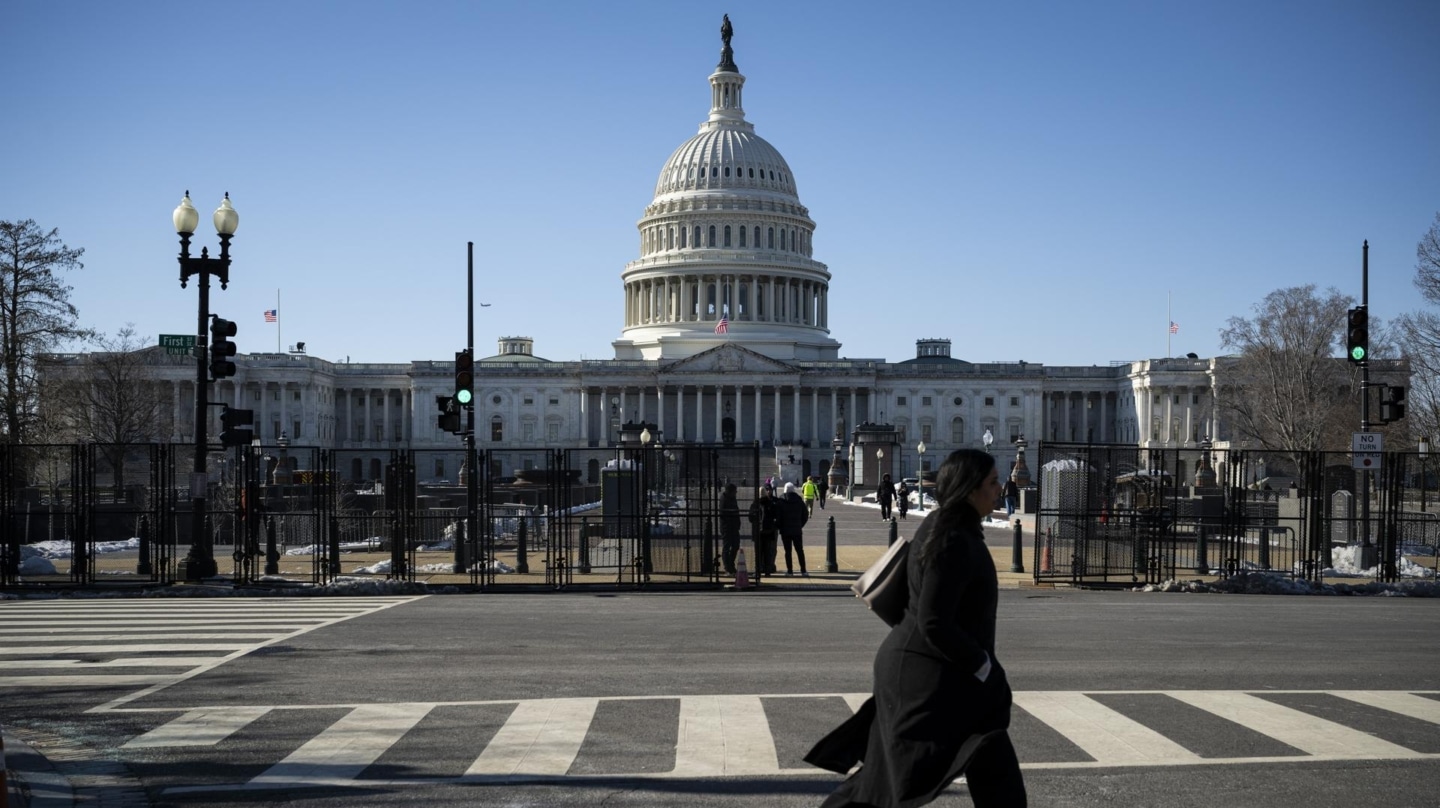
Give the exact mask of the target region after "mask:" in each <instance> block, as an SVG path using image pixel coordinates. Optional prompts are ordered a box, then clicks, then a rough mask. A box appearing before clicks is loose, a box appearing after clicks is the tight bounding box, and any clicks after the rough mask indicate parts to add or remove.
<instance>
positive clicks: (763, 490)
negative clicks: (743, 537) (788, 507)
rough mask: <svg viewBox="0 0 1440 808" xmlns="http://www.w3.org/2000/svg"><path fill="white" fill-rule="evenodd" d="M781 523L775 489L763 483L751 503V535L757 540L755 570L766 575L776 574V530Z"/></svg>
mask: <svg viewBox="0 0 1440 808" xmlns="http://www.w3.org/2000/svg"><path fill="white" fill-rule="evenodd" d="M779 525H780V522H779V513H778V512H777V510H776V506H775V489H773V488H771V487H770V486H768V485H762V486H760V490H759V491H757V492H756V495H755V501H754V502H751V503H750V535H751V536H752V537H753V538H754V541H755V570H756V571H757V572H760V573H762V574H764V575H774V574H775V531H776V530H777V529H778V528H779Z"/></svg>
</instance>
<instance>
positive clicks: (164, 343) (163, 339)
mask: <svg viewBox="0 0 1440 808" xmlns="http://www.w3.org/2000/svg"><path fill="white" fill-rule="evenodd" d="M160 347H162V348H164V349H165V353H167V354H170V355H171V356H188V355H191V354H194V353H195V335H194V334H161V335H160Z"/></svg>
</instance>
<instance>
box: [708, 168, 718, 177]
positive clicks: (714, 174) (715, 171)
mask: <svg viewBox="0 0 1440 808" xmlns="http://www.w3.org/2000/svg"><path fill="white" fill-rule="evenodd" d="M710 176H712V177H718V176H720V169H719V168H718V167H716V166H710Z"/></svg>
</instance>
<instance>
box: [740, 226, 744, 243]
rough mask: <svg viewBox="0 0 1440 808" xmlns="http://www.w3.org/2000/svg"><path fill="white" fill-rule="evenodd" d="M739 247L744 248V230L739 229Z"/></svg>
mask: <svg viewBox="0 0 1440 808" xmlns="http://www.w3.org/2000/svg"><path fill="white" fill-rule="evenodd" d="M740 246H741V247H744V246H745V228H743V227H742V228H740Z"/></svg>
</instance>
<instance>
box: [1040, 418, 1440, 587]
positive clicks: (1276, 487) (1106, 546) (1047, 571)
mask: <svg viewBox="0 0 1440 808" xmlns="http://www.w3.org/2000/svg"><path fill="white" fill-rule="evenodd" d="M1217 454H1218V453H1214V452H1212V451H1211V450H1209V449H1208V448H1206V447H1195V448H1186V449H1140V448H1136V447H1133V446H1119V445H1095V444H1063V443H1042V444H1041V445H1040V447H1039V460H1040V463H1039V475H1038V480H1037V484H1038V487H1039V491H1038V494H1039V503H1040V504H1039V509H1038V511H1037V514H1036V533H1035V549H1034V559H1033V564H1034V566H1033V569H1034V570H1035V580H1036V581H1037V582H1038V581H1066V582H1070V583H1077V584H1102V585H1103V584H1136V583H1141V582H1145V583H1158V582H1160V581H1164V580H1167V579H1171V578H1176V577H1178V576H1182V575H1200V576H1219V577H1229V576H1234V575H1241V574H1246V573H1249V572H1255V571H1268V572H1279V573H1282V574H1284V575H1288V576H1290V577H1293V578H1297V579H1305V580H1310V581H1318V580H1319V579H1320V578H1321V577H1323V576H1324V575H1325V572H1326V570H1333V568H1334V567H1335V563H1336V562H1335V554H1336V553H1338V552H1341V550H1342V549H1343V550H1344V551H1345V552H1346V553H1348V554H1350V555H1353V556H1355V560H1354V561H1353V562H1351V566H1352V567H1357V568H1360V569H1370V568H1372V567H1373V568H1374V570H1375V572H1374V577H1375V578H1377V579H1379V580H1385V581H1394V580H1397V579H1398V578H1399V577H1400V573H1401V570H1402V568H1404V565H1405V564H1407V563H1408V562H1407V561H1406V556H1407V555H1414V554H1416V553H1430V554H1437V549H1436V548H1437V544H1440V530H1437V520H1436V517H1435V515H1433V514H1431V513H1430V512H1429V511H1428V510H1427V503H1426V499H1425V496H1426V485H1425V483H1426V479H1427V478H1426V475H1425V473H1424V469H1423V468H1421V466H1422V465H1423V461H1424V458H1423V457H1422V456H1419V455H1411V454H1407V453H1399V452H1397V453H1386V454H1385V456H1384V458H1383V462H1382V463H1381V464H1380V465H1381V468H1380V469H1379V470H1374V471H1368V470H1361V469H1355V468H1353V466H1352V458H1351V455H1350V454H1349V453H1347V452H1310V453H1303V454H1300V455H1299V463H1298V467H1296V468H1294V469H1293V470H1292V473H1291V474H1290V475H1278V474H1277V475H1268V474H1267V475H1266V476H1265V477H1263V478H1262V477H1260V476H1259V473H1258V472H1257V471H1256V469H1260V468H1264V467H1265V464H1264V459H1262V458H1260V457H1258V456H1257V453H1254V452H1245V451H1235V450H1228V451H1226V452H1224V453H1223V460H1222V459H1220V458H1218V457H1217ZM1269 460H1270V463H1271V464H1272V465H1281V464H1282V462H1283V463H1285V464H1286V467H1287V468H1288V462H1289V461H1288V458H1286V459H1284V460H1283V461H1282V459H1281V458H1276V457H1274V456H1272V457H1271V458H1269ZM1417 503H1418V507H1417Z"/></svg>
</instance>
